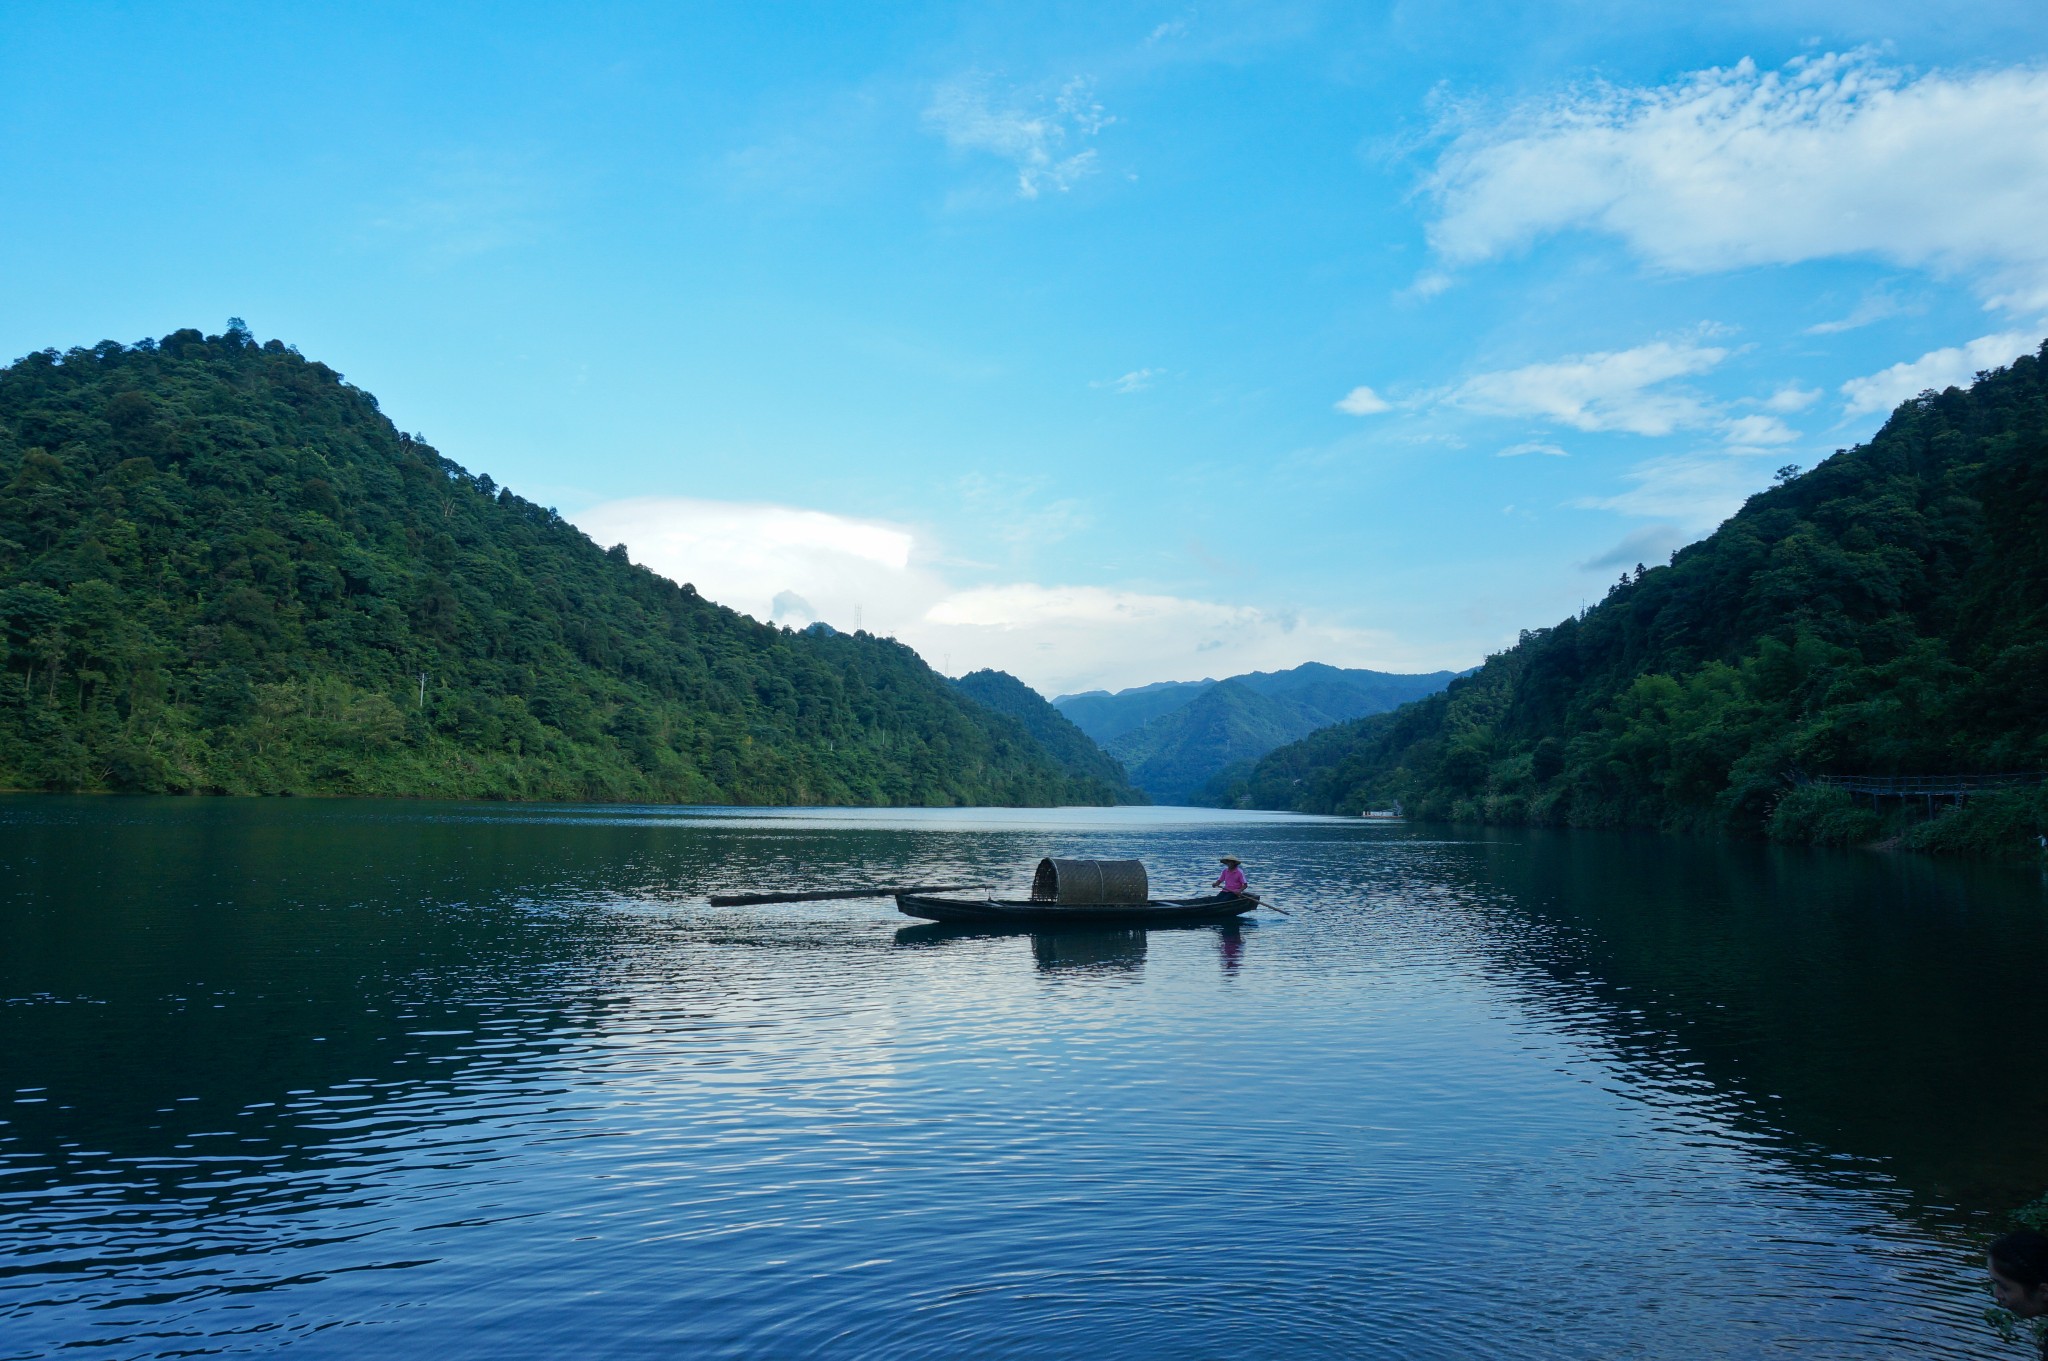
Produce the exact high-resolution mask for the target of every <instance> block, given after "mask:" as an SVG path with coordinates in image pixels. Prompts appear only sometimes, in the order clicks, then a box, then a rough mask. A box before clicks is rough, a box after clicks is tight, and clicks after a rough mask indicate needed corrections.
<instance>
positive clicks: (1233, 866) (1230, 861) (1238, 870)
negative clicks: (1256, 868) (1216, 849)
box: [1211, 855, 1244, 895]
mask: <svg viewBox="0 0 2048 1361" xmlns="http://www.w3.org/2000/svg"><path fill="white" fill-rule="evenodd" d="M1218 859H1220V860H1221V861H1222V862H1223V873H1221V874H1219V875H1217V876H1216V878H1215V879H1214V880H1213V881H1212V882H1211V887H1213V888H1220V889H1222V890H1223V891H1224V892H1225V893H1229V894H1233V895H1236V894H1242V893H1243V892H1244V862H1243V861H1242V860H1239V859H1238V858H1237V857H1236V856H1234V855H1225V856H1219V857H1218Z"/></svg>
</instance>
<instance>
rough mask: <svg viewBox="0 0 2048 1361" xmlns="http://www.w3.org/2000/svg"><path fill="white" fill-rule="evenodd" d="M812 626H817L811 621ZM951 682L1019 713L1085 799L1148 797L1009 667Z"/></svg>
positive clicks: (999, 708) (981, 700)
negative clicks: (1008, 669)
mask: <svg viewBox="0 0 2048 1361" xmlns="http://www.w3.org/2000/svg"><path fill="white" fill-rule="evenodd" d="M813 627H816V626H815V625H813ZM953 688H954V689H955V690H958V691H959V692H960V693H961V694H963V695H966V696H967V697H968V698H969V699H971V700H973V701H974V702H975V703H977V704H980V705H982V706H983V707H984V708H988V709H992V710H994V711H995V712H996V713H999V714H1003V715H1006V716H1007V717H1009V718H1012V719H1015V720H1016V721H1017V722H1018V723H1019V724H1021V725H1022V726H1023V728H1024V731H1025V732H1027V733H1029V734H1030V735H1031V737H1032V738H1033V739H1034V740H1035V741H1036V742H1037V743H1038V745H1039V746H1041V747H1043V748H1044V749H1045V751H1046V752H1047V753H1048V754H1049V755H1050V756H1051V757H1052V758H1053V760H1055V761H1057V762H1058V763H1059V766H1060V769H1062V770H1064V771H1065V772H1066V773H1067V777H1068V779H1069V780H1070V781H1072V783H1073V787H1074V789H1075V791H1076V794H1077V796H1078V797H1079V798H1080V799H1081V801H1083V802H1087V803H1145V802H1148V800H1147V799H1146V797H1145V794H1144V792H1143V791H1142V790H1139V789H1136V788H1134V787H1132V784H1131V781H1130V779H1129V777H1128V776H1126V775H1125V773H1124V768H1123V767H1122V766H1121V765H1119V764H1118V763H1117V761H1116V758H1115V757H1113V756H1111V755H1110V754H1109V753H1108V752H1106V751H1104V750H1103V749H1102V748H1101V747H1099V746H1097V745H1096V744H1095V742H1094V740H1093V739H1092V738H1090V737H1089V736H1088V734H1087V733H1085V732H1082V731H1081V730H1080V729H1079V728H1077V727H1075V726H1074V724H1073V723H1072V721H1070V720H1069V719H1068V718H1067V716H1066V715H1065V714H1062V713H1061V712H1060V711H1059V710H1058V709H1055V708H1054V707H1053V706H1052V703H1051V702H1050V701H1049V700H1047V699H1046V698H1045V696H1043V695H1041V694H1039V693H1038V692H1037V691H1036V690H1033V689H1032V688H1031V687H1030V686H1028V685H1026V684H1025V683H1024V682H1023V681H1020V680H1018V679H1017V678H1016V677H1015V676H1013V675H1011V674H1010V673H1009V672H1007V671H994V670H982V671H970V672H969V673H968V674H966V675H964V676H962V677H960V679H958V680H956V681H954V682H953Z"/></svg>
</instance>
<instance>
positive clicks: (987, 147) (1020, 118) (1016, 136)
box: [924, 73, 1116, 198]
mask: <svg viewBox="0 0 2048 1361" xmlns="http://www.w3.org/2000/svg"><path fill="white" fill-rule="evenodd" d="M924 119H925V123H926V124H927V125H928V126H930V127H931V128H933V129H935V130H936V131H937V132H938V133H939V134H940V135H941V136H942V137H944V138H945V139H946V144H947V145H948V146H951V147H952V148H954V149H955V150H957V151H971V152H983V153H986V154H988V155H991V156H996V157H998V158H1000V159H1002V160H1005V161H1008V162H1009V163H1010V164H1011V166H1012V167H1013V168H1014V169H1015V171H1016V174H1017V196H1018V197H1019V198H1037V197H1038V196H1039V195H1040V194H1041V193H1043V192H1044V191H1046V190H1048V189H1050V190H1053V191H1055V192H1057V193H1065V192H1066V191H1067V190H1068V189H1070V188H1072V187H1073V185H1074V183H1075V182H1076V181H1077V180H1080V179H1082V178H1084V177H1086V176H1088V175H1091V174H1093V173H1095V170H1096V168H1097V165H1096V154H1095V149H1094V148H1093V147H1081V146H1079V145H1078V144H1079V143H1080V142H1082V141H1085V140H1086V139H1089V138H1092V137H1094V136H1096V135H1097V134H1099V133H1100V132H1101V131H1102V130H1103V129H1104V128H1106V127H1108V126H1109V125H1110V124H1111V123H1114V122H1115V121H1116V119H1115V118H1113V117H1111V116H1110V115H1109V114H1107V113H1106V112H1104V111H1103V107H1102V105H1101V104H1099V103H1098V102H1096V100H1095V96H1094V92H1093V88H1092V86H1091V85H1090V84H1089V82H1088V81H1086V80H1084V79H1081V78H1078V77H1077V78H1075V79H1073V80H1070V81H1068V82H1067V83H1066V84H1065V85H1064V86H1062V87H1061V88H1060V90H1059V91H1058V93H1057V94H1055V95H1053V96H1052V97H1051V98H1049V99H1047V98H1043V97H1040V98H1035V99H1032V98H1026V97H1024V96H1023V95H1021V94H1020V93H1019V92H1015V91H1013V92H1011V93H1010V94H1009V95H1007V96H998V95H996V94H994V93H992V92H991V91H990V89H989V80H988V78H987V77H986V76H983V75H981V74H979V73H976V74H972V75H967V76H962V77H960V78H958V79H955V80H950V81H947V82H946V83H944V84H942V85H940V86H939V87H938V89H937V90H935V91H934V92H933V94H932V102H931V104H930V106H929V107H927V108H926V109H925V111H924Z"/></svg>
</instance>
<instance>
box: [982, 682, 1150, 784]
mask: <svg viewBox="0 0 2048 1361" xmlns="http://www.w3.org/2000/svg"><path fill="white" fill-rule="evenodd" d="M953 685H954V688H955V689H957V690H959V691H960V693H961V694H963V695H966V696H967V697H968V698H969V699H972V700H973V701H974V702H975V703H977V704H980V705H982V706H984V707H986V708H989V709H993V710H995V711H996V712H997V713H999V714H1006V715H1008V716H1009V717H1010V718H1013V719H1015V720H1016V721H1017V722H1019V723H1021V724H1022V725H1023V726H1024V730H1025V731H1026V732H1027V733H1029V734H1030V735H1031V737H1032V738H1033V739H1034V740H1035V741H1036V742H1037V743H1038V745H1039V746H1041V747H1043V748H1045V750H1046V752H1047V753H1048V754H1049V755H1050V756H1051V757H1052V758H1053V760H1055V761H1057V762H1059V766H1060V769H1061V770H1064V771H1065V772H1066V773H1067V776H1068V778H1069V779H1071V780H1072V781H1073V782H1074V789H1075V791H1076V793H1077V794H1081V795H1084V796H1085V797H1084V798H1083V799H1082V800H1081V801H1082V802H1086V803H1144V802H1145V796H1144V794H1143V793H1141V792H1140V791H1138V790H1136V789H1133V788H1132V787H1131V782H1130V780H1129V778H1128V777H1126V776H1125V774H1124V768H1123V767H1122V766H1120V765H1118V764H1117V763H1116V760H1115V758H1113V757H1112V756H1110V754H1109V753H1108V752H1106V751H1104V750H1103V749H1102V748H1101V747H1098V746H1096V745H1095V743H1094V741H1093V740H1091V739H1090V738H1089V736H1088V734H1087V733H1084V732H1082V731H1081V730H1080V729H1079V728H1077V727H1075V726H1074V725H1073V724H1072V723H1071V722H1069V721H1068V719H1067V716H1066V715H1065V714H1062V713H1061V712H1060V711H1059V710H1058V709H1055V708H1053V706H1052V703H1051V702H1050V701H1049V700H1047V699H1046V698H1045V696H1043V695H1041V694H1039V693H1038V692H1037V691H1036V690H1033V689H1032V688H1031V687H1030V686H1028V685H1026V684H1025V683H1024V682H1023V681H1020V680H1018V679H1017V678H1016V677H1015V676H1013V675H1011V674H1010V673H1009V672H1007V671H970V672H969V673H968V674H966V675H964V676H962V677H961V678H960V679H959V680H956V681H954V682H953Z"/></svg>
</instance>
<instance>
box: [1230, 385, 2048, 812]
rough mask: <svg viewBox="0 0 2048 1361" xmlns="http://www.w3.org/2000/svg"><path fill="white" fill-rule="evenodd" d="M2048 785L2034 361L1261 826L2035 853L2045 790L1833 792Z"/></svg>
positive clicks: (1905, 432) (1891, 424) (1513, 665)
mask: <svg viewBox="0 0 2048 1361" xmlns="http://www.w3.org/2000/svg"><path fill="white" fill-rule="evenodd" d="M2043 769H2048V377H2044V367H2043V362H2042V359H2041V356H2039V355H2025V356H2022V357H2021V358H2019V359H2017V360H2015V361H2014V362H2013V364H2012V365H2011V366H2010V367H2009V368H2006V369H2001V370H1998V371H1996V372H1993V373H1989V374H1982V375H1979V378H1978V381H1977V382H1976V384H1975V385H1974V386H1973V387H1971V388H1970V389H1969V390H1967V391H1964V390H1959V389H1956V388H1950V389H1949V390H1947V391H1946V392H1941V393H1926V394H1923V395H1922V396H1920V397H1918V398H1916V399H1914V400H1913V401H1909V402H1907V403H1905V404H1903V405H1902V406H1900V407H1899V409H1898V410H1897V411H1896V412H1894V413H1893V415H1892V417H1891V419H1890V420H1889V421H1888V422H1887V423H1886V424H1885V426H1884V428H1883V430H1881V431H1880V432H1879V433H1878V434H1877V435H1876V436H1875V437H1874V438H1873V439H1872V440H1871V441H1870V442H1869V443H1868V444H1866V445H1859V446H1858V447H1856V448H1854V449H1850V450H1847V451H1842V452H1838V453H1836V454H1835V455H1834V456H1833V457H1831V458H1829V459H1828V460H1826V461H1825V462H1823V463H1822V464H1821V465H1820V466H1819V467H1817V468H1815V469H1813V470H1812V471H1811V472H1808V473H1806V474H1804V475H1803V476H1788V477H1787V478H1785V479H1784V480H1782V481H1781V483H1780V485H1778V486H1776V487H1773V488H1772V489H1770V490H1769V491H1765V492H1762V493H1759V494H1758V495H1756V496H1753V497H1751V498H1750V500H1749V502H1748V503H1747V504H1746V505H1745V506H1744V507H1743V508H1742V510H1741V511H1740V512H1738V513H1737V514H1736V515H1735V516H1733V517H1732V518H1730V519H1729V520H1728V522H1727V523H1726V524H1724V525H1722V527H1721V528H1720V529H1719V530H1717V531H1716V532H1715V533H1714V534H1713V535H1712V536H1711V537H1709V538H1708V539H1706V540H1704V541H1702V542H1700V543H1697V544H1693V545H1691V546H1690V547H1687V548H1683V549H1681V550H1679V551H1678V553H1676V554H1675V555H1674V556H1673V559H1672V562H1671V564H1670V565H1669V566H1667V567H1658V568H1655V569H1652V570H1649V571H1643V570H1641V569H1638V570H1637V571H1636V572H1634V573H1631V574H1628V575H1627V576H1625V577H1624V578H1623V579H1622V580H1621V581H1619V582H1617V583H1616V584H1615V585H1614V587H1613V588H1612V589H1611V590H1610V591H1609V593H1608V595H1607V598H1606V599H1605V600H1604V601H1603V602H1601V603H1600V604H1599V605H1598V606H1596V607H1594V608H1593V609H1592V610H1591V611H1589V612H1588V613H1586V614H1585V615H1584V616H1583V617H1579V618H1572V619H1566V620H1563V621H1562V622H1560V623H1558V624H1557V625H1555V626H1554V627H1552V628H1548V629H1539V630H1535V631H1531V632H1528V633H1525V634H1524V635H1523V637H1522V640H1521V642H1520V643H1519V644H1517V645H1516V646H1515V647H1513V648H1511V649H1509V650H1508V651H1506V652H1503V653H1500V654H1499V655H1497V656H1494V657H1491V658H1489V659H1488V660H1487V663H1486V665H1485V666H1484V667H1483V668H1482V669H1481V670H1480V671H1479V672H1478V673H1477V674H1475V675H1472V676H1470V677H1467V678H1464V679H1461V680H1458V681H1455V682H1453V683H1452V685H1451V686H1450V688H1449V689H1448V690H1447V691H1446V692H1445V693H1443V694H1441V695H1437V696H1433V697H1431V698H1429V699H1425V700H1422V701H1420V702H1417V703H1414V704H1410V705H1408V706H1406V707H1405V708H1402V709H1400V710H1398V711H1396V712H1394V713H1392V714H1386V715H1381V716H1378V717H1373V718H1367V719H1363V720H1360V721H1358V722H1354V723H1351V724H1347V725H1344V726H1342V727H1338V728H1332V729H1329V730H1327V731H1324V732H1320V733H1317V734H1315V735H1313V736H1311V737H1309V738H1308V739H1306V740H1305V741H1303V742H1301V743H1298V744H1296V745H1293V746H1290V747H1286V748H1283V749H1281V750H1279V751H1276V752H1274V753H1272V754H1271V755H1270V756H1268V757H1267V758H1266V759H1265V760H1263V761H1262V762H1260V763H1259V765H1258V767H1257V768H1256V769H1255V770H1254V772H1253V773H1252V774H1251V776H1250V777H1249V778H1248V779H1246V780H1244V781H1242V782H1241V783H1239V784H1238V785H1236V786H1235V787H1234V788H1233V789H1232V790H1231V791H1229V793H1230V798H1231V801H1233V802H1235V803H1238V804H1240V805H1243V806H1252V807H1265V808H1296V809H1303V810H1309V811H1319V812H1347V813H1348V812H1354V811H1357V810H1358V809H1360V808H1362V807H1367V806H1371V805H1375V804H1380V803H1384V802H1386V801H1389V800H1392V799H1396V798H1398V799H1401V800H1403V801H1404V803H1405V804H1406V806H1407V808H1408V810H1409V811H1410V812H1411V813H1414V814H1420V815H1422V816H1425V817H1437V818H1455V819H1461V820H1472V821H1492V822H1503V823H1522V822H1528V823H1548V824H1562V825H1571V826H1595V827H1623V826H1637V827H1665V828H1674V829H1690V830H1703V831H1726V832H1735V833H1748V834H1753V833H1758V832H1768V833H1769V834H1771V835H1773V836H1777V837H1779V838H1782V839H1786V840H1795V841H1822V842H1836V843H1853V842H1859V841H1864V840H1870V839H1874V838H1877V837H1880V836H1883V835H1887V834H1893V833H1896V834H1902V835H1904V836H1905V838H1906V843H1907V844H1908V845H1914V846H1921V847H1926V848H1929V849H1944V848H1948V849H1989V848H1995V847H2014V848H2016V847H2020V846H2023V845H2027V844H2030V843H2031V841H2032V839H2033V837H2034V836H2035V835H2036V834H2038V833H2039V832H2041V831H2042V830H2044V829H2048V798H2044V795H2043V794H2042V793H2041V792H2040V791H2039V790H2031V791H2025V792H2019V793H2008V794H1996V795H1980V796H1977V797H1974V798H1972V799H1971V800H1970V801H1969V803H1968V805H1967V806H1966V807H1965V808H1964V809H1962V810H1961V811H1957V812H1950V813H1944V814H1943V815H1941V816H1939V817H1937V818H1935V819H1933V820H1932V821H1925V820H1924V810H1923V811H1920V812H1915V811H1912V810H1909V809H1904V808H1898V807H1897V806H1896V805H1895V806H1894V809H1893V810H1892V811H1891V812H1890V815H1889V816H1888V817H1881V816H1880V813H1879V812H1875V811H1872V810H1871V809H1870V807H1869V805H1868V803H1867V802H1866V803H1865V804H1864V805H1863V806H1861V807H1858V806H1856V805H1854V804H1853V803H1852V802H1851V800H1850V798H1849V796H1848V795H1846V794H1843V793H1840V792H1838V791H1833V790H1829V789H1826V788H1823V787H1820V786H1818V785H1814V784H1811V783H1808V782H1807V777H1811V776H1815V775H1825V774H1882V775H1932V774H1953V773H2002V772H2026V771H2041V770H2043Z"/></svg>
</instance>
